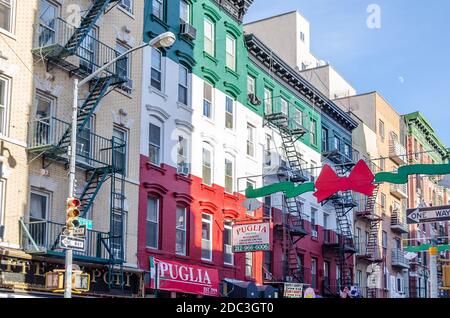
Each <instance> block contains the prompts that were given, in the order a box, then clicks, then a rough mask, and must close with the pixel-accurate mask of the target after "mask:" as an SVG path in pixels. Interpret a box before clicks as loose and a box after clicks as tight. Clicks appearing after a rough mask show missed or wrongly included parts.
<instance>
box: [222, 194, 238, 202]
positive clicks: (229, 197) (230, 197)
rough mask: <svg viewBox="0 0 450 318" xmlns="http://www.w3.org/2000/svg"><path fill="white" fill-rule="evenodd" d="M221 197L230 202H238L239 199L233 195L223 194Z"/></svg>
mask: <svg viewBox="0 0 450 318" xmlns="http://www.w3.org/2000/svg"><path fill="white" fill-rule="evenodd" d="M223 196H224V197H225V198H228V199H231V200H234V201H239V198H238V197H237V196H236V195H235V194H233V193H228V192H224V194H223Z"/></svg>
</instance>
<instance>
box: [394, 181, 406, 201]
mask: <svg viewBox="0 0 450 318" xmlns="http://www.w3.org/2000/svg"><path fill="white" fill-rule="evenodd" d="M390 190H391V194H392V195H393V196H395V197H396V198H398V199H407V198H408V187H407V185H406V184H391V188H390Z"/></svg>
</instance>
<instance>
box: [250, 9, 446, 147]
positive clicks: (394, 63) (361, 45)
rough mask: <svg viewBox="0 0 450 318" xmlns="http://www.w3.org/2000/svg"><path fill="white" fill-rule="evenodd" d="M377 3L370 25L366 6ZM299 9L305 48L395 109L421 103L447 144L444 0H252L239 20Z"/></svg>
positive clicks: (405, 109)
mask: <svg viewBox="0 0 450 318" xmlns="http://www.w3.org/2000/svg"><path fill="white" fill-rule="evenodd" d="M370 4H377V5H378V6H379V7H380V9H381V28H380V29H369V28H368V27H367V24H366V21H367V18H368V16H369V15H370V13H367V7H368V6H369V5H370ZM291 10H298V11H299V12H300V13H301V14H302V15H303V16H305V17H306V18H307V19H308V20H309V22H310V24H311V50H312V52H313V53H314V54H315V55H316V56H317V57H319V58H320V59H323V60H325V61H329V62H330V63H331V64H332V65H333V66H334V67H335V68H336V69H337V70H338V71H339V73H341V74H342V75H343V76H344V77H345V78H346V79H347V80H348V81H349V82H350V83H351V84H352V85H353V86H354V87H355V88H356V89H357V91H358V93H364V92H370V91H375V90H376V91H379V92H380V93H381V94H382V95H383V96H384V97H385V98H386V99H387V100H388V101H389V103H390V104H391V105H392V106H394V107H395V108H396V110H397V111H398V112H399V113H400V114H405V113H410V112H414V111H418V110H419V111H421V112H422V113H423V114H424V116H425V117H426V118H427V119H428V120H429V121H430V123H431V124H432V126H433V128H434V129H435V131H436V134H437V135H438V136H439V138H440V139H441V140H442V141H443V142H444V144H445V145H446V146H447V147H450V19H449V15H450V1H449V0H429V1H418V0H414V1H411V0H338V1H337V0H281V1H269V0H255V1H254V3H253V5H252V7H251V8H250V9H249V12H248V14H247V16H246V20H245V21H246V22H249V21H254V20H258V19H262V18H265V17H269V16H272V15H276V14H279V13H284V12H288V11H291Z"/></svg>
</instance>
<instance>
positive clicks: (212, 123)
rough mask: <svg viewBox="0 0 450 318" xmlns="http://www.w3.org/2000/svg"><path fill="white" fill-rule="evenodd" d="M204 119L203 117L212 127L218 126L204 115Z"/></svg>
mask: <svg viewBox="0 0 450 318" xmlns="http://www.w3.org/2000/svg"><path fill="white" fill-rule="evenodd" d="M202 117H203V119H204V120H206V121H207V122H208V123H210V124H211V125H216V123H215V122H214V121H213V120H212V119H211V118H208V117H206V116H205V115H202Z"/></svg>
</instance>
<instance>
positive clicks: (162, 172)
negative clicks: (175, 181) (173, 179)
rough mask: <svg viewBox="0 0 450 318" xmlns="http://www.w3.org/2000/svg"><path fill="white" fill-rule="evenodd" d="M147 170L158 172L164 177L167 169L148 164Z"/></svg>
mask: <svg viewBox="0 0 450 318" xmlns="http://www.w3.org/2000/svg"><path fill="white" fill-rule="evenodd" d="M146 165H147V170H156V171H158V172H160V173H161V174H162V175H163V176H164V175H165V174H166V171H167V169H166V168H164V167H163V166H157V165H155V164H153V163H151V162H147V163H146Z"/></svg>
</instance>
